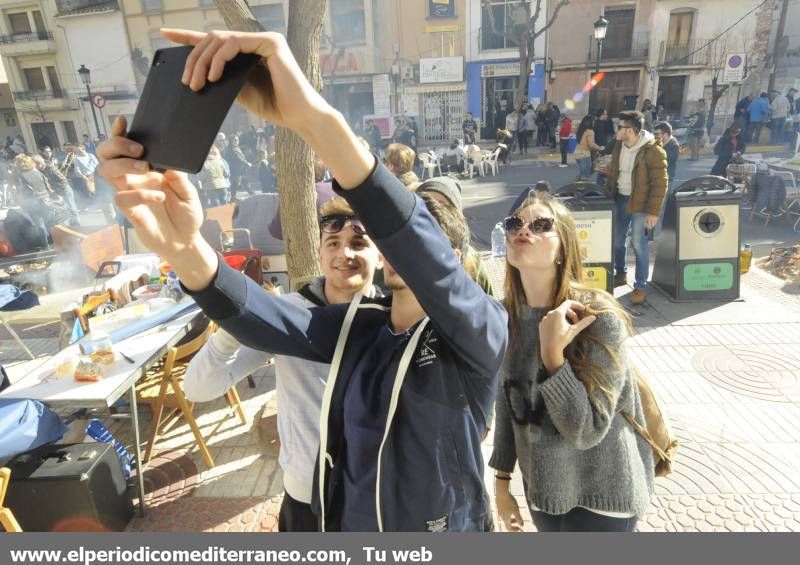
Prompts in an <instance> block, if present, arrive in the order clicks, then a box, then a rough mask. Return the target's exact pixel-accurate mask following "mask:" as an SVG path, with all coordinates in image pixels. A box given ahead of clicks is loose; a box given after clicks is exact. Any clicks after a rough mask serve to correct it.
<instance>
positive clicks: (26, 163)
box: [14, 154, 36, 171]
mask: <svg viewBox="0 0 800 565" xmlns="http://www.w3.org/2000/svg"><path fill="white" fill-rule="evenodd" d="M14 165H15V166H16V167H17V168H18V169H19V170H20V171H32V170H33V169H35V168H36V163H34V162H33V159H31V158H30V157H28V156H27V155H24V154H22V155H17V156H16V157H14Z"/></svg>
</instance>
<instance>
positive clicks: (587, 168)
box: [577, 157, 592, 180]
mask: <svg viewBox="0 0 800 565" xmlns="http://www.w3.org/2000/svg"><path fill="white" fill-rule="evenodd" d="M577 161H578V167H579V168H580V171H581V172H580V175H581V177H582V178H584V179H586V180H589V177H590V176H592V158H591V157H581V158H580V159H577Z"/></svg>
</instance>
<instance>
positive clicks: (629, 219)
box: [614, 194, 650, 289]
mask: <svg viewBox="0 0 800 565" xmlns="http://www.w3.org/2000/svg"><path fill="white" fill-rule="evenodd" d="M630 199H631V197H630V196H622V195H621V194H617V195H616V196H615V197H614V201H615V204H616V210H615V212H616V217H615V219H614V270H615V271H616V274H617V275H621V274H623V273H627V272H628V267H627V265H626V264H625V255H626V253H627V247H626V240H627V237H628V230H630V232H631V242H632V243H633V252H634V254H635V255H636V278H635V281H634V283H633V288H635V289H636V288H638V289H644V288H645V287H647V275H648V271H649V269H650V262H649V259H650V258H649V257H648V249H647V236H646V235H645V233H644V219H645V214H642V213H638V214H631V213H630V212H628V210H627V207H628V201H629V200H630Z"/></svg>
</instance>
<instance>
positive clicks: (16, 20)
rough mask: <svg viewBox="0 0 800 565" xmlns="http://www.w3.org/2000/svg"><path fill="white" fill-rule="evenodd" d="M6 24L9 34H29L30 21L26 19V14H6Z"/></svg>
mask: <svg viewBox="0 0 800 565" xmlns="http://www.w3.org/2000/svg"><path fill="white" fill-rule="evenodd" d="M8 23H9V25H10V26H11V33H12V34H14V35H22V34H26V33H31V31H32V30H31V21H30V20H29V19H28V12H18V13H16V14H8Z"/></svg>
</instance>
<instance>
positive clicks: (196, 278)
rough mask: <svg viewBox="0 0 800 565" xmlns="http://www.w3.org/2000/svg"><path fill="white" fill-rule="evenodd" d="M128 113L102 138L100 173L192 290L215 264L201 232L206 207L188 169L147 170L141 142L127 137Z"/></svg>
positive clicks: (205, 282)
mask: <svg viewBox="0 0 800 565" xmlns="http://www.w3.org/2000/svg"><path fill="white" fill-rule="evenodd" d="M125 127H126V122H125V118H123V117H119V118H117V119H116V120H115V121H114V124H113V125H112V127H111V137H110V138H109V139H108V140H107V141H105V142H103V143H102V144H100V146H98V148H97V154H98V156H99V157H100V161H101V163H100V165H99V166H98V169H97V170H98V173H99V174H100V175H102V176H103V177H104V178H105V179H106V180H108V181H109V182H110V183H111V184H112V185H114V188H115V189H116V190H117V195H116V197H115V202H116V204H117V206H118V207H119V208H120V210H121V211H122V213H123V214H125V217H126V218H128V220H130V222H131V224H133V227H134V228H135V229H136V233H137V235H138V236H139V238H140V239H141V241H142V243H143V244H144V245H146V246H147V247H148V248H149V249H151V250H152V251H154V252H156V253H158V254H159V255H161V256H162V257H163V258H164V259H166V260H167V261H168V262H169V263H170V265H171V266H172V268H173V269H175V272H176V273H177V274H178V276H179V277H180V278H181V281H182V282H183V283H184V285H186V287H187V288H189V289H190V290H201V289H203V288H205V287H206V286H208V284H209V283H210V282H211V280H212V279H213V277H214V274H215V273H216V269H217V257H216V254H215V253H214V251H213V249H211V247H210V246H209V245H208V243H206V241H205V240H204V239H203V237H202V236H201V235H200V225H201V224H202V223H203V209H202V206H201V205H200V199H199V197H198V195H197V191H196V190H195V189H194V187H193V186H192V185H191V183H190V182H189V180H188V179H187V178H186V175H185V174H183V173H178V172H176V171H167V172H166V173H164V174H161V173H157V172H154V171H148V165H147V162H145V161H140V160H138V159H137V157H139V156H140V155H141V154H142V147H141V145H139V144H138V143H135V142H132V141H131V140H129V139H127V138H126V137H125Z"/></svg>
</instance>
